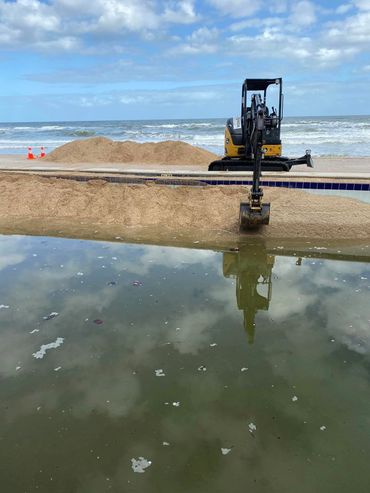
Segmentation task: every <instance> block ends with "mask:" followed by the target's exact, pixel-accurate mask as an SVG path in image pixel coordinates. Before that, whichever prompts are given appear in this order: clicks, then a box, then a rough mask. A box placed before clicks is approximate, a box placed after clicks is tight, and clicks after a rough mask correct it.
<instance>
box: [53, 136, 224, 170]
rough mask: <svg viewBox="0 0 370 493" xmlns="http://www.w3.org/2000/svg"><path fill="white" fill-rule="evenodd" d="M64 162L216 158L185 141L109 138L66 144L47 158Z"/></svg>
mask: <svg viewBox="0 0 370 493" xmlns="http://www.w3.org/2000/svg"><path fill="white" fill-rule="evenodd" d="M45 159H46V160H48V161H53V162H57V163H60V162H63V163H132V164H169V165H171V164H200V165H207V166H208V164H209V163H210V162H211V161H213V160H214V159H216V155H215V154H212V153H211V152H208V151H206V150H204V149H200V148H199V147H194V146H192V145H190V144H186V143H185V142H175V141H165V142H158V143H151V142H148V143H144V144H139V143H137V142H132V141H125V142H116V141H113V140H110V139H107V138H105V137H94V138H91V139H86V140H75V141H74V142H69V143H68V144H64V145H62V146H60V147H58V148H57V149H55V150H54V151H52V152H51V153H50V154H48V155H47V156H46V158H45Z"/></svg>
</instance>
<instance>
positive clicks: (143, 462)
mask: <svg viewBox="0 0 370 493" xmlns="http://www.w3.org/2000/svg"><path fill="white" fill-rule="evenodd" d="M131 464H132V465H131V467H132V470H133V471H134V472H138V473H143V472H145V469H147V468H148V467H149V466H151V465H152V461H151V460H147V459H145V458H144V457H139V458H138V459H131Z"/></svg>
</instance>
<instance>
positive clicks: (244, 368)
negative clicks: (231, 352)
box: [240, 367, 248, 371]
mask: <svg viewBox="0 0 370 493" xmlns="http://www.w3.org/2000/svg"><path fill="white" fill-rule="evenodd" d="M240 371H248V368H246V367H243V368H240Z"/></svg>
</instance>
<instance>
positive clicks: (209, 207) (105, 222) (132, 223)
mask: <svg viewBox="0 0 370 493" xmlns="http://www.w3.org/2000/svg"><path fill="white" fill-rule="evenodd" d="M0 192H1V193H0V228H2V231H3V232H8V231H9V228H12V227H14V225H17V224H23V225H24V224H27V225H28V226H30V225H31V227H30V228H28V230H27V232H29V233H33V234H36V233H37V234H40V233H43V234H48V231H50V229H52V227H53V224H61V222H63V221H64V224H65V227H66V228H67V229H64V228H63V229H64V231H65V232H66V231H68V228H69V230H71V229H73V228H75V230H77V231H78V228H80V227H81V225H84V228H85V229H84V231H85V232H86V230H89V229H90V230H91V231H92V232H94V230H95V228H97V227H98V226H101V227H102V228H108V227H110V228H111V229H112V230H113V227H114V228H115V230H116V231H117V234H118V235H120V236H122V237H125V231H128V230H130V231H135V230H136V231H140V230H142V229H143V228H152V229H153V231H160V232H165V233H166V234H168V235H174V234H178V233H185V232H190V233H191V234H193V236H194V238H195V239H201V238H202V236H203V235H205V234H206V233H207V232H208V233H209V232H212V231H214V232H217V231H218V232H220V231H221V232H226V234H229V235H234V236H235V237H236V236H237V235H238V221H239V203H240V201H241V200H245V199H246V189H245V187H231V186H228V187H214V186H212V187H194V186H193V187H192V186H181V187H167V186H160V185H155V184H150V185H124V184H112V183H107V182H105V181H103V180H99V179H95V180H91V181H89V182H87V183H86V182H78V181H74V180H68V179H61V178H43V177H39V176H36V175H22V174H5V173H4V174H1V175H0ZM265 199H266V201H270V202H271V221H270V225H269V226H265V227H263V228H262V229H260V230H259V232H258V235H261V236H264V237H270V238H310V239H312V238H321V239H331V238H334V239H350V240H354V239H370V205H369V204H365V203H362V202H358V201H356V200H353V199H347V198H340V197H325V196H319V195H311V194H309V193H307V192H304V191H301V190H290V189H280V188H267V187H266V188H265ZM17 221H18V222H17ZM7 228H8V229H7ZM13 231H14V229H13ZM18 232H22V230H18Z"/></svg>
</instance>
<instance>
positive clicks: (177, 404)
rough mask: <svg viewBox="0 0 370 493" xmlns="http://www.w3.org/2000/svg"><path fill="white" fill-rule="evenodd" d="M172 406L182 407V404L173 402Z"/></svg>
mask: <svg viewBox="0 0 370 493" xmlns="http://www.w3.org/2000/svg"><path fill="white" fill-rule="evenodd" d="M172 405H173V406H174V407H180V402H173V403H172Z"/></svg>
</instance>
